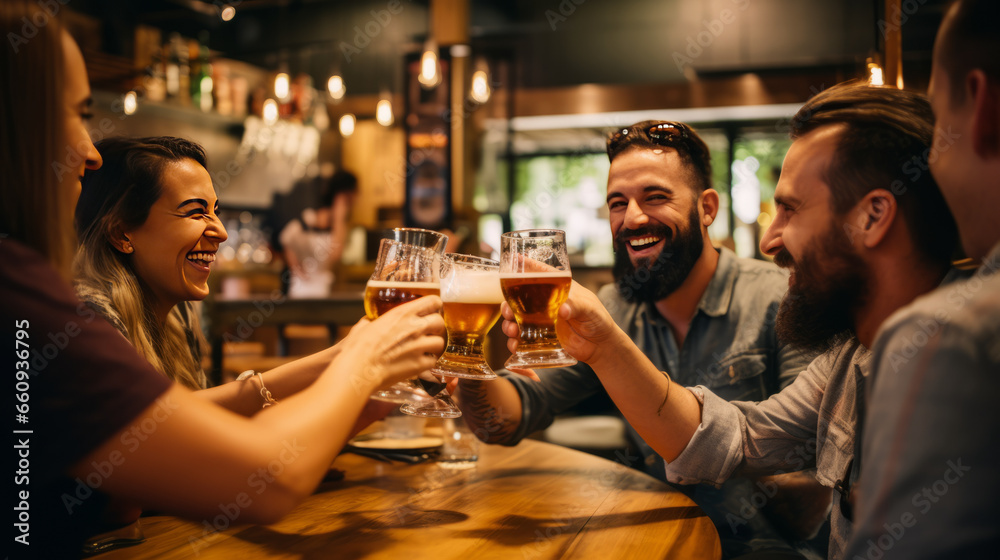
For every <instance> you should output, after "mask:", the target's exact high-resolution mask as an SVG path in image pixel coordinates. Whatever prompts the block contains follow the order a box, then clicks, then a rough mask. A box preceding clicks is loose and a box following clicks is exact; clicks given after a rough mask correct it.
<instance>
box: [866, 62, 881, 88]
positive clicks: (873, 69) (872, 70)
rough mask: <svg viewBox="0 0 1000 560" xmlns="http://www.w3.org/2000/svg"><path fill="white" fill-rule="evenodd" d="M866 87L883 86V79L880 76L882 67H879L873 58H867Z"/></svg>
mask: <svg viewBox="0 0 1000 560" xmlns="http://www.w3.org/2000/svg"><path fill="white" fill-rule="evenodd" d="M868 85H871V86H884V85H885V77H884V76H883V74H882V67H881V66H880V65H879V63H878V61H877V60H876V59H875V58H873V57H869V58H868Z"/></svg>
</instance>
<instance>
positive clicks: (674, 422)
mask: <svg viewBox="0 0 1000 560" xmlns="http://www.w3.org/2000/svg"><path fill="white" fill-rule="evenodd" d="M621 337H624V338H622V339H621V340H620V343H619V344H610V345H608V347H607V348H605V351H604V352H602V353H601V356H600V357H595V359H594V360H593V361H592V362H591V363H590V364H589V365H590V366H591V367H592V368H593V370H594V372H595V373H596V374H597V376H598V377H599V378H600V380H601V383H602V384H603V385H604V388H605V389H606V390H607V392H608V395H610V396H611V399H612V400H613V401H614V402H615V404H616V405H617V406H618V409H619V410H621V411H622V414H624V415H625V418H626V419H627V420H628V422H629V424H631V425H632V427H633V428H635V430H636V431H637V432H638V433H639V435H640V436H642V439H644V440H645V441H646V442H647V443H648V444H649V445H650V446H651V447H652V448H653V449H654V450H656V452H657V453H659V454H660V455H661V456H662V457H663V458H664V459H666V460H667V461H673V460H674V459H675V458H677V456H678V455H680V453H681V452H682V451H684V448H685V447H687V444H688V442H689V441H691V437H692V436H693V435H694V432H695V430H697V429H698V425H699V424H700V423H701V405H700V404H699V403H698V399H696V398H695V396H694V395H692V394H691V392H690V391H688V390H687V389H685V388H684V387H683V386H681V385H679V384H677V383H674V382H672V381H670V379H669V377H668V376H667V375H665V374H664V373H663V372H661V371H659V370H658V369H656V366H654V365H653V363H652V362H651V361H649V358H647V357H646V356H645V354H643V353H642V351H641V350H639V348H638V347H636V346H635V344H633V343H632V342H631V341H630V340H628V338H627V337H626V335H625V334H624V333H621Z"/></svg>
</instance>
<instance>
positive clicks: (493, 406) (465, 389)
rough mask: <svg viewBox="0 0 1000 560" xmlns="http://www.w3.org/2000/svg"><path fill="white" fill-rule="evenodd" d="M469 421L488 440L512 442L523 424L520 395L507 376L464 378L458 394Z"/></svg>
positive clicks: (459, 402)
mask: <svg viewBox="0 0 1000 560" xmlns="http://www.w3.org/2000/svg"><path fill="white" fill-rule="evenodd" d="M456 397H457V400H458V405H459V407H460V408H461V409H462V416H463V417H464V418H465V422H466V424H468V425H469V428H471V429H472V431H473V433H475V434H476V437H478V438H479V439H481V440H483V441H485V442H486V443H501V444H511V443H516V442H515V441H514V433H515V432H516V431H517V428H518V426H520V424H521V397H520V395H518V393H517V389H515V388H514V385H513V384H512V383H511V382H510V381H507V380H506V379H504V378H502V377H501V378H500V379H495V380H493V381H477V380H474V379H462V380H461V381H459V383H458V390H457V394H456Z"/></svg>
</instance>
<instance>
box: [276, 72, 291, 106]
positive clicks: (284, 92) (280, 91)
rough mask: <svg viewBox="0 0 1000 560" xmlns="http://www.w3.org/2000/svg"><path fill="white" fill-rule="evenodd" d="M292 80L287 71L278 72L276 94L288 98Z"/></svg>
mask: <svg viewBox="0 0 1000 560" xmlns="http://www.w3.org/2000/svg"><path fill="white" fill-rule="evenodd" d="M289 86H290V80H289V78H288V73H287V72H278V74H277V75H275V76H274V96H275V97H277V98H278V99H280V100H281V101H284V100H286V99H288V94H289V91H290V89H289Z"/></svg>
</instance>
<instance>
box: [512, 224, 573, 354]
mask: <svg viewBox="0 0 1000 560" xmlns="http://www.w3.org/2000/svg"><path fill="white" fill-rule="evenodd" d="M572 281H573V278H572V276H571V274H570V269H569V257H568V256H567V254H566V233H565V232H563V231H560V230H554V229H550V230H541V229H531V230H522V231H512V232H509V233H505V234H503V236H501V238H500V287H501V288H502V290H503V295H504V298H505V299H506V300H507V305H510V308H511V310H512V311H513V312H514V318H515V319H516V321H517V326H518V329H519V330H520V341H519V342H518V345H517V352H516V353H515V354H514V355H513V356H511V357H510V359H508V360H507V363H505V364H504V366H505V367H507V368H525V369H528V368H547V367H561V366H571V365H573V364H575V363H576V359H574V358H573V357H572V356H570V355H569V354H568V353H567V352H566V351H565V350H564V349H563V348H562V346H560V344H559V338H558V337H557V336H556V328H555V325H556V320H557V316H558V313H559V306H560V305H562V304H563V302H565V301H566V298H567V297H569V288H570V284H571V283H572Z"/></svg>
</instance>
